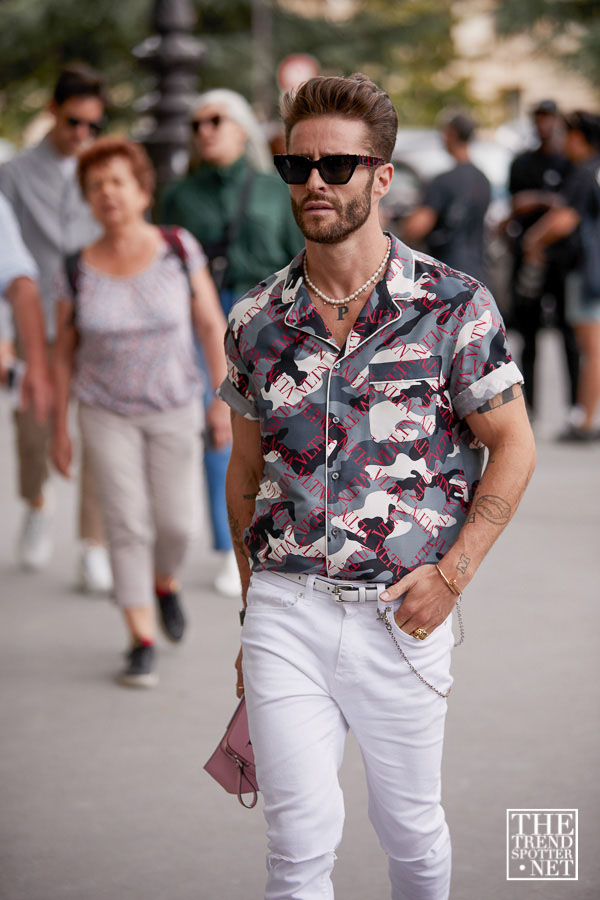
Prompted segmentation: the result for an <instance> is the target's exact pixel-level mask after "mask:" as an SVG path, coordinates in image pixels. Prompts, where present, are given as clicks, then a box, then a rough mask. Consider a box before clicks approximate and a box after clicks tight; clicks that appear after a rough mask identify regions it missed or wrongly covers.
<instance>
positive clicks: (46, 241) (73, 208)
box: [0, 138, 100, 340]
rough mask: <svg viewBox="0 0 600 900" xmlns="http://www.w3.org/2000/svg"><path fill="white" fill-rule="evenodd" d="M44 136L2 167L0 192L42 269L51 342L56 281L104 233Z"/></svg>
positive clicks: (62, 160) (45, 309) (43, 298)
mask: <svg viewBox="0 0 600 900" xmlns="http://www.w3.org/2000/svg"><path fill="white" fill-rule="evenodd" d="M63 162H64V158H62V157H61V156H60V155H59V154H58V153H57V152H56V150H55V149H54V148H53V146H52V144H51V142H50V140H49V139H48V138H45V139H44V140H43V141H42V142H41V143H40V144H38V145H37V146H35V147H31V148H30V149H28V150H24V151H23V152H22V153H19V154H18V156H15V157H14V158H13V159H10V160H8V162H6V163H4V164H3V165H2V166H0V191H1V192H2V193H3V194H4V195H5V197H6V198H7V200H8V201H9V203H10V204H11V206H12V208H13V210H14V213H15V216H16V218H17V221H18V223H19V227H20V229H21V234H22V236H23V240H24V242H25V244H26V246H27V248H28V250H29V252H30V253H31V255H32V256H33V258H34V259H35V262H36V264H37V267H38V269H39V286H40V294H41V298H42V304H43V307H44V314H45V318H46V330H47V337H48V339H49V340H53V339H54V337H55V334H56V322H55V313H54V306H55V290H54V288H55V282H56V277H57V273H58V270H59V268H60V267H61V266H62V265H63V259H64V257H65V256H66V255H68V254H70V253H73V252H75V250H79V249H80V248H81V247H84V246H86V244H90V243H91V242H92V241H94V240H95V239H96V238H97V237H98V236H99V234H100V226H99V225H98V223H97V222H96V221H95V219H94V218H93V216H92V213H91V211H90V208H89V206H88V205H87V203H86V202H85V200H84V199H83V197H82V195H81V191H80V189H79V184H78V183H77V180H76V178H75V175H74V172H73V171H71V172H70V173H68V172H67V173H65V170H64V166H63Z"/></svg>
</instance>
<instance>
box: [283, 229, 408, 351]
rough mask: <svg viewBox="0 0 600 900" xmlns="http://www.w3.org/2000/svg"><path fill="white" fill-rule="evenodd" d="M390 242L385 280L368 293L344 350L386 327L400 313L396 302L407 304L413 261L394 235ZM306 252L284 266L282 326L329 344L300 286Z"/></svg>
mask: <svg viewBox="0 0 600 900" xmlns="http://www.w3.org/2000/svg"><path fill="white" fill-rule="evenodd" d="M389 237H390V238H391V242H392V243H391V247H390V259H389V261H388V265H387V269H386V274H385V278H384V280H383V283H382V282H379V284H378V285H377V286H376V289H375V290H373V291H372V292H371V295H370V297H369V299H368V300H367V302H366V303H365V305H364V306H363V308H362V310H361V312H360V315H359V317H358V319H357V320H356V322H355V323H354V328H353V329H352V332H351V334H350V335H349V339H348V341H349V343H348V346H352V347H353V348H354V347H356V346H358V344H360V343H361V342H362V341H363V340H365V339H366V338H368V337H369V335H370V334H372V333H373V332H374V331H376V330H378V329H379V328H381V327H382V326H384V325H386V324H388V323H389V322H391V321H393V320H394V319H396V318H398V316H399V315H400V314H401V312H402V308H403V307H402V306H399V305H398V303H396V302H395V301H396V300H400V301H401V300H410V298H411V297H412V296H413V292H414V272H415V260H414V255H413V252H412V250H411V249H410V247H407V246H406V244H403V243H402V241H399V240H398V238H396V237H394V235H389ZM305 253H306V250H301V251H300V253H299V254H298V255H297V256H296V257H295V258H294V259H293V260H292V262H291V263H290V265H289V266H288V270H287V276H286V279H285V282H284V285H283V289H282V292H281V303H282V305H284V306H289V310H288V312H287V314H286V317H285V319H286V322H288V323H289V324H291V325H294V326H295V327H297V328H302V330H303V331H308V332H310V333H312V334H314V335H316V336H317V337H320V338H323V339H324V340H327V341H331V335H329V333H328V331H327V329H326V327H325V324H324V322H323V320H322V318H321V316H320V315H319V314H318V312H317V310H316V309H315V307H314V306H313V304H312V301H311V299H310V296H309V293H308V291H307V290H306V286H305V284H304V273H303V262H304V256H305Z"/></svg>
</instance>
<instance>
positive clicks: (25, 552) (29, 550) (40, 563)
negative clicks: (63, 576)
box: [18, 505, 52, 572]
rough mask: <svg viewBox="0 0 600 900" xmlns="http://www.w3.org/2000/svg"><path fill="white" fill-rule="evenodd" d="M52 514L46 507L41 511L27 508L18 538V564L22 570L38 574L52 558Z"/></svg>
mask: <svg viewBox="0 0 600 900" xmlns="http://www.w3.org/2000/svg"><path fill="white" fill-rule="evenodd" d="M51 525H52V513H51V512H50V510H49V509H48V506H47V505H45V506H42V508H41V509H33V508H31V507H29V508H28V509H27V512H26V513H25V518H24V520H23V530H22V531H21V537H20V538H19V546H18V556H19V563H20V564H21V566H22V567H23V568H24V569H29V571H31V572H38V571H39V570H40V569H43V568H44V566H45V565H46V564H47V563H48V561H49V560H50V557H51V556H52V538H51Z"/></svg>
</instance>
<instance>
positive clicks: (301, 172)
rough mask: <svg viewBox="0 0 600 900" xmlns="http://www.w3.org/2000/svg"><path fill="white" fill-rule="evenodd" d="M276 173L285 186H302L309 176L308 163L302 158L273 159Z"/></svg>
mask: <svg viewBox="0 0 600 900" xmlns="http://www.w3.org/2000/svg"><path fill="white" fill-rule="evenodd" d="M275 166H276V168H277V171H278V172H279V174H280V175H281V177H282V178H283V180H284V181H285V182H286V183H287V184H304V183H305V182H306V181H308V176H309V175H310V163H309V161H308V160H306V159H304V158H303V157H302V156H287V155H285V154H282V155H279V156H276V157H275Z"/></svg>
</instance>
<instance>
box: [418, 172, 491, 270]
mask: <svg viewBox="0 0 600 900" xmlns="http://www.w3.org/2000/svg"><path fill="white" fill-rule="evenodd" d="M490 193H491V191H490V183H489V181H488V180H487V178H486V177H485V175H484V174H483V172H481V171H480V170H479V169H478V168H477V167H476V166H474V165H473V164H472V163H460V164H459V165H457V166H455V168H454V169H451V171H450V172H443V173H442V174H441V175H438V176H437V178H434V179H433V181H432V182H431V183H430V184H429V186H428V188H427V190H426V191H425V198H424V201H423V202H424V204H425V206H429V207H431V208H432V209H433V210H435V212H436V213H437V222H436V224H435V226H434V228H433V231H431V232H430V234H429V235H428V236H427V249H428V251H429V253H431V255H432V256H434V257H436V259H439V260H440V261H441V262H443V263H446V264H447V265H448V266H451V267H452V268H453V269H458V271H459V272H466V274H467V275H471V276H472V277H473V278H476V279H477V280H478V281H484V282H485V281H486V271H485V264H484V258H483V250H484V244H483V220H484V216H485V212H486V210H487V208H488V206H489V202H490Z"/></svg>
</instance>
